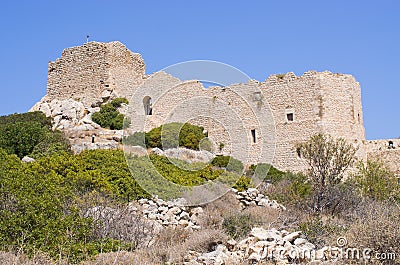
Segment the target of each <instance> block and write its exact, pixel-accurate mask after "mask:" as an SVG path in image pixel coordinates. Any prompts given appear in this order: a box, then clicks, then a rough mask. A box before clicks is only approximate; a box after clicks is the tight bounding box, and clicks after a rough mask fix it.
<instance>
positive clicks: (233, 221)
mask: <svg viewBox="0 0 400 265" xmlns="http://www.w3.org/2000/svg"><path fill="white" fill-rule="evenodd" d="M257 224H258V221H257V220H256V219H255V218H254V217H253V216H252V215H251V214H249V213H236V214H232V215H231V216H228V217H227V218H225V219H224V222H223V223H222V227H223V228H224V229H225V231H226V233H227V234H228V235H230V236H231V237H232V238H234V239H241V238H244V237H246V236H247V235H248V234H249V233H250V231H251V229H252V228H253V227H254V226H255V225H257Z"/></svg>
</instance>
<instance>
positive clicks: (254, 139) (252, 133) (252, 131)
mask: <svg viewBox="0 0 400 265" xmlns="http://www.w3.org/2000/svg"><path fill="white" fill-rule="evenodd" d="M251 138H252V139H253V143H256V140H257V139H256V130H251Z"/></svg>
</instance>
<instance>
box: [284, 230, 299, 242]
mask: <svg viewBox="0 0 400 265" xmlns="http://www.w3.org/2000/svg"><path fill="white" fill-rule="evenodd" d="M300 236H301V231H296V232H293V233H290V234H288V235H286V236H284V237H283V240H285V241H289V242H293V241H294V240H295V239H297V238H299V237H300Z"/></svg>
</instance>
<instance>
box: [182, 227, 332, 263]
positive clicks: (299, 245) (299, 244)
mask: <svg viewBox="0 0 400 265" xmlns="http://www.w3.org/2000/svg"><path fill="white" fill-rule="evenodd" d="M327 252H328V250H327V249H325V248H323V249H320V250H317V249H316V247H315V245H313V244H312V243H310V242H308V241H307V240H306V239H304V238H301V232H300V231H297V232H293V233H289V232H287V231H285V230H282V231H278V230H276V229H271V230H266V229H263V228H258V227H257V228H253V229H252V231H251V233H250V236H249V237H247V238H246V239H243V240H241V241H240V242H236V241H235V240H230V241H228V242H227V243H226V244H225V245H223V244H220V245H218V246H217V247H216V249H215V251H212V252H209V253H203V254H200V253H196V252H191V253H189V255H188V256H187V257H186V260H187V262H186V263H185V264H192V265H200V264H201V265H209V264H213V265H222V264H242V263H243V264H260V263H261V262H267V261H270V262H274V264H299V263H302V262H307V264H310V263H311V262H312V264H320V263H322V261H323V260H326V259H327V255H328V253H327ZM263 264H264V263H263Z"/></svg>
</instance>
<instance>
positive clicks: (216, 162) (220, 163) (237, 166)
mask: <svg viewBox="0 0 400 265" xmlns="http://www.w3.org/2000/svg"><path fill="white" fill-rule="evenodd" d="M211 165H213V166H215V167H219V168H224V169H226V170H227V171H230V172H235V173H237V174H242V173H243V169H244V167H243V163H242V162H241V161H240V160H237V159H235V158H233V157H231V156H216V157H215V158H214V159H213V160H212V161H211Z"/></svg>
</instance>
